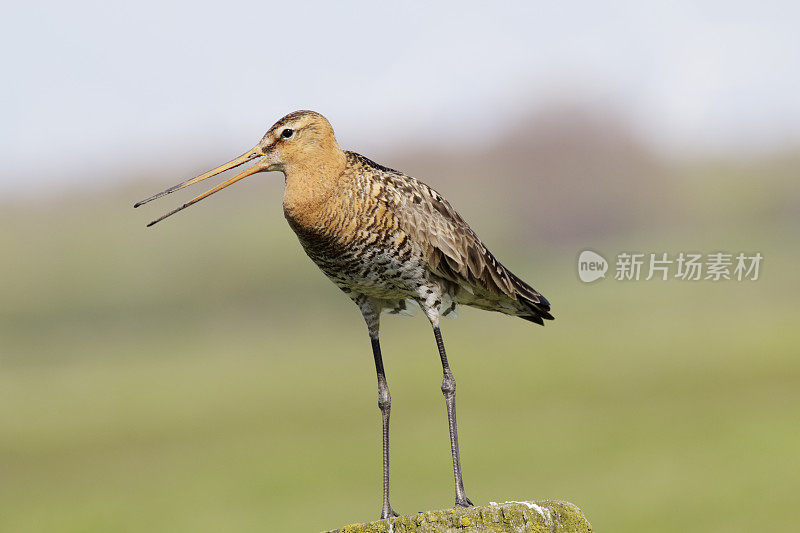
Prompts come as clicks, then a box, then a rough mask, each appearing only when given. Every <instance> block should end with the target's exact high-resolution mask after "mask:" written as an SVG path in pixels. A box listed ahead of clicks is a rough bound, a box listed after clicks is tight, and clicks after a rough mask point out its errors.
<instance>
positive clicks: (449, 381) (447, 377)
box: [431, 319, 473, 507]
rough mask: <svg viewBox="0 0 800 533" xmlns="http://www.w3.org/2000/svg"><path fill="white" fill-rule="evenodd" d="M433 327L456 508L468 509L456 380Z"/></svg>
mask: <svg viewBox="0 0 800 533" xmlns="http://www.w3.org/2000/svg"><path fill="white" fill-rule="evenodd" d="M431 323H432V325H433V335H434V336H435V337H436V347H437V348H438V349H439V357H440V358H441V359H442V373H443V375H444V377H443V379H442V394H444V401H445V404H446V405H447V424H448V425H449V426H450V452H451V454H452V455H453V476H454V477H455V483H456V507H469V506H471V505H473V504H472V502H471V501H470V500H469V498H467V494H466V493H465V492H464V479H463V478H462V477H461V456H460V454H459V452H458V428H457V427H456V380H455V378H454V377H453V372H452V371H451V370H450V364H449V363H448V362H447V353H445V351H444V341H442V332H441V331H439V324H438V319H437V320H435V321H434V320H431Z"/></svg>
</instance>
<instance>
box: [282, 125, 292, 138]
mask: <svg viewBox="0 0 800 533" xmlns="http://www.w3.org/2000/svg"><path fill="white" fill-rule="evenodd" d="M292 135H294V130H293V129H291V128H286V129H285V130H283V131H282V132H281V137H283V138H284V139H288V138H289V137H291V136H292Z"/></svg>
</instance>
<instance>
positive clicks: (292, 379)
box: [0, 165, 800, 533]
mask: <svg viewBox="0 0 800 533" xmlns="http://www.w3.org/2000/svg"><path fill="white" fill-rule="evenodd" d="M781 168H783V167H781ZM670 172H671V174H670V175H671V176H672V178H671V180H672V181H671V182H670V188H669V191H668V192H667V193H664V194H666V196H653V197H652V198H649V200H648V201H650V202H652V203H651V204H637V205H645V206H646V205H661V206H662V209H660V210H659V209H655V208H653V209H652V210H650V211H647V209H645V211H647V212H645V213H644V214H643V215H642V216H641V217H640V218H639V219H637V222H636V223H632V224H629V225H627V226H625V227H623V228H621V229H620V228H617V229H616V230H615V231H614V232H613V233H610V234H595V235H591V234H589V235H588V236H586V235H584V236H582V235H581V234H575V235H569V236H568V237H565V238H564V239H558V238H554V237H552V235H551V236H550V237H548V236H547V235H544V236H543V235H542V234H541V233H540V232H538V231H537V228H536V227H527V226H526V225H525V224H516V225H515V221H517V222H518V221H519V220H527V219H526V218H525V217H526V216H528V213H527V211H525V209H524V208H521V209H518V210H516V211H514V213H518V216H517V215H509V214H504V213H503V212H502V210H498V205H500V206H504V204H503V202H504V200H503V198H508V197H512V196H513V195H514V190H513V189H511V188H505V187H500V188H492V184H491V182H486V183H483V184H478V185H475V186H470V187H469V188H467V187H462V186H460V184H459V183H457V182H445V183H443V184H438V183H436V182H435V180H429V181H431V183H432V184H434V185H437V186H439V188H440V189H441V191H442V192H443V193H445V194H446V195H447V196H449V197H451V198H452V199H454V203H455V204H456V207H458V208H461V210H462V213H463V214H464V215H465V217H466V218H467V219H468V220H470V221H471V222H472V224H473V226H474V227H475V228H476V230H477V231H478V233H479V234H480V235H481V236H482V237H483V238H484V239H485V240H486V242H487V243H488V244H489V246H490V247H491V248H492V250H493V251H494V252H495V253H496V255H497V256H498V257H499V258H500V259H501V260H502V261H504V262H505V263H506V264H507V265H508V266H509V267H511V268H512V269H513V270H514V271H515V272H516V273H517V274H518V275H520V277H522V278H523V279H526V280H528V281H530V282H531V284H532V285H534V286H535V287H536V288H538V289H540V290H541V291H542V292H543V293H544V294H545V295H546V296H547V297H548V298H549V299H550V300H551V302H552V304H553V312H554V314H555V315H556V317H557V319H556V321H555V322H553V323H551V324H548V325H547V327H545V328H540V327H537V326H534V325H531V324H529V323H527V322H524V321H522V320H517V319H511V318H508V317H504V316H500V315H496V314H490V313H485V312H481V311H477V310H472V309H465V308H462V309H461V310H460V317H459V318H458V319H457V320H455V321H445V322H444V323H443V333H444V338H445V342H446V345H447V348H448V353H449V355H450V359H451V363H452V366H453V370H454V373H455V376H456V379H457V381H458V396H457V398H458V400H457V405H458V417H459V431H460V436H461V446H462V461H463V468H464V475H465V483H466V489H467V493H468V495H469V496H470V498H471V499H472V500H473V501H474V502H475V503H477V504H486V503H487V502H488V501H490V500H491V501H502V500H507V499H516V500H519V499H537V498H558V499H566V500H569V501H572V502H574V503H576V504H578V505H579V506H580V507H581V508H582V509H583V510H584V511H585V513H586V515H587V516H588V517H589V519H590V520H591V522H592V523H593V525H594V527H595V529H596V530H597V531H613V532H641V531H648V532H662V531H663V532H675V531H687V532H688V531H698V532H706V533H711V532H726V533H733V532H750V531H792V530H794V529H795V528H796V524H797V510H796V499H797V495H798V494H800V475H799V474H800V471H799V470H798V462H797V450H798V449H800V425H799V424H798V423H797V421H798V412H800V358H798V353H800V349H799V348H800V329H799V328H798V323H800V306H798V295H799V294H800V282H799V281H798V275H797V273H798V264H800V241H798V239H797V228H798V222H799V221H800V216H798V211H797V208H796V207H795V206H796V205H798V203H797V200H800V194H799V193H798V187H797V181H796V178H794V177H793V176H792V175H791V173H788V174H787V173H786V172H783V171H779V170H775V169H774V168H773V167H772V166H769V165H766V166H761V167H757V168H756V169H753V168H749V169H745V170H744V171H737V172H734V171H732V170H731V169H729V168H725V167H713V166H712V167H708V166H706V165H695V166H691V167H686V168H677V167H672V168H671V169H670ZM753 175H756V176H757V179H753ZM178 178H179V177H175V178H165V181H164V182H161V181H160V180H159V181H158V182H157V183H154V182H153V181H150V182H148V183H142V182H137V183H136V184H134V185H131V186H130V187H129V188H127V189H125V190H123V191H120V190H108V191H101V192H99V193H97V194H95V195H94V196H93V197H90V198H86V197H83V198H80V197H79V195H78V194H75V195H73V196H70V195H66V196H63V197H53V198H48V199H45V200H41V201H37V200H25V201H18V202H14V203H11V202H7V203H6V204H4V206H3V209H2V211H1V212H0V249H2V250H3V261H2V263H0V343H1V344H0V350H1V354H2V359H0V365H1V366H0V531H4V532H5V531H7V532H14V533H26V532H38V531H42V532H43V531H48V532H51V531H60V532H61V531H63V532H87V533H88V532H108V531H115V532H140V531H141V532H144V531H170V532H176V533H178V532H184V531H185V532H192V533H200V532H206V531H208V532H212V531H214V532H216V531H237V532H249V531H252V532H257V531H319V530H324V529H329V528H334V527H338V526H341V525H344V524H346V523H350V522H355V521H364V520H370V519H374V518H376V517H377V516H378V514H379V510H380V434H379V424H380V416H379V412H378V409H377V405H376V401H377V399H376V383H375V376H374V367H373V363H372V356H371V352H370V348H369V342H368V339H367V336H366V333H365V328H364V326H363V323H362V321H361V318H360V316H359V314H358V311H357V310H356V308H355V306H353V305H352V303H351V302H350V301H349V300H348V299H347V298H346V297H344V296H343V295H342V294H340V293H339V292H338V290H337V289H335V287H334V286H333V285H332V284H331V283H330V282H329V281H328V280H326V279H325V278H324V277H323V276H322V275H321V274H320V273H319V272H318V271H317V269H316V267H315V266H314V265H313V264H311V262H310V261H309V260H308V259H307V258H306V257H305V255H304V254H303V252H302V251H301V249H300V246H299V244H298V243H297V242H296V240H295V237H294V236H293V235H292V234H291V231H290V230H289V228H288V227H286V225H285V222H284V221H283V218H282V214H281V211H280V194H281V187H282V183H281V181H282V180H281V179H280V178H279V177H277V176H269V175H268V176H263V177H262V178H256V179H251V180H248V181H245V182H243V183H241V184H239V185H237V186H236V187H235V188H232V189H231V190H230V191H226V193H223V194H221V195H219V196H217V197H215V198H214V199H213V200H210V201H208V202H207V203H206V204H204V205H202V206H198V207H196V208H192V209H191V210H188V211H186V212H185V213H182V214H181V215H180V216H177V217H174V218H173V219H170V220H169V221H167V222H165V223H162V224H160V225H159V226H157V227H155V228H152V229H145V228H144V224H145V223H146V222H147V221H148V220H150V219H151V218H154V215H156V214H160V212H161V211H163V210H165V209H166V208H167V207H170V206H172V205H173V204H175V205H177V203H178V201H179V200H176V199H173V198H172V197H170V199H169V200H168V201H166V202H165V203H160V204H159V205H158V207H153V208H150V206H148V209H149V210H148V211H146V212H145V213H142V212H140V211H133V210H132V209H131V204H132V202H133V201H135V200H137V199H139V198H140V197H144V196H147V195H149V194H151V193H153V192H155V190H158V189H161V188H163V187H165V186H167V185H170V184H172V183H173V182H176V181H177V180H178ZM659 194H662V193H659ZM479 197H482V198H483V200H482V201H480V202H479V201H476V200H475V199H476V198H479ZM545 200H546V199H544V198H543V199H541V200H540V204H542V205H543V204H544V203H545ZM167 204H168V205H167ZM664 206H667V207H669V208H670V209H666V208H663V207H664ZM536 207H537V205H536V204H535V203H534V204H533V205H530V204H529V205H528V209H536ZM568 207H569V206H566V207H565V209H566V208H568ZM601 207H602V206H601ZM665 212H667V213H668V215H667V216H665V215H664V213H665ZM515 216H516V218H515ZM584 248H591V249H594V250H597V251H599V252H601V253H603V254H605V255H606V257H607V258H609V259H612V258H613V257H614V256H615V255H616V254H617V253H618V252H620V251H626V250H630V251H642V252H670V253H677V252H679V251H692V250H694V251H701V252H704V253H710V252H716V251H719V250H724V251H729V252H734V253H735V252H739V251H744V252H755V251H760V252H761V253H762V255H763V256H764V257H765V259H764V263H763V264H762V269H761V279H759V280H758V281H756V282H748V281H745V282H736V281H725V282H719V283H712V282H708V281H704V282H696V283H692V282H685V281H676V280H670V281H666V282H662V281H650V282H644V281H640V282H629V283H624V282H617V281H614V280H612V279H607V280H604V281H600V282H597V283H595V284H591V285H586V284H582V283H581V282H580V281H579V280H578V278H577V275H576V269H575V261H576V258H577V254H578V252H579V251H580V250H582V249H584ZM612 260H613V259H612ZM382 344H383V348H384V358H385V363H386V370H387V375H388V380H389V386H390V389H391V393H392V399H393V406H392V456H391V461H392V462H391V474H392V503H393V506H394V507H395V509H396V510H398V511H399V512H401V513H413V512H416V511H419V510H425V509H431V508H441V507H448V506H450V505H452V500H453V494H452V472H451V464H450V458H449V445H448V438H447V423H446V417H445V410H444V402H443V400H442V397H441V392H440V390H439V384H440V381H441V368H440V365H439V361H438V357H437V355H436V350H435V344H434V342H433V336H432V334H431V331H430V328H429V325H428V324H427V322H426V321H425V320H424V318H422V317H421V316H417V317H415V318H402V317H385V318H384V320H383V324H382Z"/></svg>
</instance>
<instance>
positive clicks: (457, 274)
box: [389, 173, 552, 323]
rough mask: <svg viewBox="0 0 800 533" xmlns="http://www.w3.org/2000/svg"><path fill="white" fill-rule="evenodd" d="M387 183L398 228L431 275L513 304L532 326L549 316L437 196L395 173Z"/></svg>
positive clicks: (538, 296)
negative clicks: (420, 253)
mask: <svg viewBox="0 0 800 533" xmlns="http://www.w3.org/2000/svg"><path fill="white" fill-rule="evenodd" d="M389 181H390V183H391V184H392V189H394V191H395V194H396V195H397V197H396V198H395V201H396V205H397V210H398V216H399V219H400V224H401V226H402V228H403V230H404V231H405V232H406V233H407V234H408V235H409V237H410V238H411V239H413V240H414V241H415V242H416V243H417V244H418V245H420V246H421V247H422V248H423V253H424V255H425V259H426V260H427V263H428V268H429V269H430V270H431V272H433V273H434V274H436V275H437V276H440V277H442V278H445V279H447V280H450V281H452V282H454V283H456V284H458V285H466V286H467V287H469V288H470V289H471V290H473V291H476V292H480V293H482V294H485V295H493V296H494V297H496V298H503V297H508V298H510V299H512V300H518V301H520V304H522V305H523V307H524V308H526V309H527V308H530V311H531V313H532V314H533V321H534V322H539V323H541V319H542V318H547V319H551V318H552V316H551V315H550V314H549V313H548V310H549V309H550V304H549V302H548V301H547V300H546V299H545V298H544V296H542V295H541V294H539V292H537V291H536V290H535V289H533V287H531V286H530V285H528V284H527V283H525V282H524V281H522V280H521V279H519V278H518V277H517V276H515V275H514V274H513V273H512V272H511V271H510V270H508V269H507V268H506V267H504V266H503V265H502V264H501V263H500V262H499V261H498V260H497V259H496V258H495V257H494V255H492V253H491V252H490V251H489V250H488V249H487V248H486V245H484V244H483V242H481V240H480V239H479V238H478V236H477V235H475V232H474V231H472V228H470V227H469V225H468V224H467V223H466V221H465V220H464V219H463V218H462V217H461V215H459V214H458V212H457V211H456V210H455V209H453V207H452V206H451V205H450V203H449V202H448V201H447V200H446V199H445V198H444V197H443V196H442V195H440V194H439V193H438V192H436V191H435V190H434V189H432V188H430V187H428V186H427V185H425V184H424V183H422V182H421V181H419V180H417V179H415V178H411V177H408V176H405V175H402V174H399V173H398V174H396V175H394V176H392V178H391V179H390V180H389Z"/></svg>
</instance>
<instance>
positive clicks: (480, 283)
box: [134, 110, 553, 519]
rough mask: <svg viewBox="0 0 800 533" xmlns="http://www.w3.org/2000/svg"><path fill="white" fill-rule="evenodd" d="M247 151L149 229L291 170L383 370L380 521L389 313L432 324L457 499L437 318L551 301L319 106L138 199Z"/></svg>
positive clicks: (332, 273)
mask: <svg viewBox="0 0 800 533" xmlns="http://www.w3.org/2000/svg"><path fill="white" fill-rule="evenodd" d="M250 161H255V162H254V164H253V165H252V166H250V167H248V168H247V169H246V170H244V171H242V172H240V173H239V174H236V175H235V176H233V177H231V178H229V179H227V180H226V181H223V182H222V183H220V184H219V185H217V186H216V187H213V188H212V189H210V190H208V191H207V192H205V193H203V194H200V195H199V196H197V197H195V198H193V199H192V200H190V201H188V202H186V203H185V204H183V205H181V206H180V207H178V208H177V209H173V210H172V211H169V212H168V213H166V214H165V215H163V216H161V217H159V218H157V219H155V220H153V221H152V222H150V223H149V224H148V227H150V226H152V225H154V224H156V223H158V222H160V221H162V220H164V219H165V218H167V217H169V216H171V215H174V214H175V213H177V212H179V211H181V210H183V209H186V208H187V207H189V206H191V205H193V204H195V203H197V202H199V201H201V200H203V199H204V198H207V197H208V196H210V195H212V194H214V193H216V192H218V191H221V190H222V189H224V188H226V187H228V186H229V185H231V184H233V183H235V182H237V181H239V180H241V179H244V178H246V177H247V176H250V175H253V174H256V173H258V172H268V171H278V172H281V173H283V175H284V179H285V189H284V195H283V212H284V215H285V217H286V220H287V221H288V223H289V226H290V227H291V229H292V230H294V232H295V233H296V234H297V237H298V239H299V241H300V244H301V245H302V248H303V249H304V250H305V252H306V254H307V255H308V256H309V257H310V258H311V260H312V261H313V262H314V263H316V265H317V266H318V267H319V268H320V269H321V270H322V272H323V273H324V274H325V275H326V276H327V277H328V278H330V279H331V281H333V283H334V284H335V285H336V286H337V287H338V288H339V289H341V290H342V292H344V293H345V294H346V295H347V296H349V297H350V299H351V300H352V301H353V302H354V303H355V304H356V305H357V306H358V308H359V310H360V311H361V314H362V315H363V318H364V321H365V323H366V326H367V333H368V335H369V339H370V342H371V345H372V353H373V358H374V361H375V370H376V373H377V380H378V408H379V410H380V413H381V435H382V455H383V460H382V467H383V496H382V505H381V519H385V518H389V517H394V516H398V514H397V513H396V512H395V511H394V509H392V506H391V504H390V501H389V415H390V412H391V404H392V401H391V395H390V394H389V386H388V383H387V380H386V372H385V370H384V366H383V356H382V354H381V346H380V341H379V329H380V317H381V314H382V313H384V312H388V313H394V314H398V313H401V314H407V313H410V312H411V311H412V310H413V309H414V308H420V309H421V310H422V311H423V312H424V314H425V316H426V317H427V319H428V321H429V322H430V325H431V327H432V328H433V334H434V339H435V341H436V347H437V350H438V352H439V358H440V360H441V364H442V385H441V390H442V394H443V396H444V399H445V406H446V411H447V422H448V429H449V433H450V451H451V456H452V461H453V477H454V484H455V507H456V508H464V507H469V506H472V505H473V503H472V501H470V499H469V498H467V495H466V492H465V490H464V481H463V476H462V471H461V458H460V453H459V445H458V429H457V425H456V404H455V396H456V381H455V378H454V377H453V372H452V370H451V368H450V364H449V362H448V359H447V353H446V351H445V347H444V341H443V340H442V334H441V330H440V328H439V318H440V317H442V316H448V315H450V314H451V313H454V312H455V311H456V306H457V305H467V306H471V307H475V308H478V309H483V310H487V311H498V312H500V313H504V314H506V315H511V316H517V317H520V318H522V319H524V320H527V321H530V322H533V323H536V324H539V325H544V320H552V319H553V315H552V314H551V313H550V303H549V302H548V300H547V299H546V298H545V297H544V296H542V294H541V293H539V292H538V291H536V290H535V289H534V288H533V287H531V286H530V285H528V284H527V283H525V282H524V281H522V280H521V279H520V278H519V277H517V276H516V275H514V274H513V273H512V272H511V271H510V270H509V269H508V268H506V267H505V266H503V265H502V264H501V263H500V262H499V261H498V260H497V259H496V258H495V256H494V255H493V254H492V253H491V252H490V251H489V249H488V248H487V247H486V245H485V244H484V243H483V242H482V241H481V240H480V239H479V238H478V236H477V235H476V234H475V232H474V231H473V230H472V229H471V228H470V226H469V225H468V224H467V222H466V221H465V220H464V219H463V218H462V217H461V215H459V214H458V212H457V211H456V210H455V209H454V208H453V207H452V206H451V205H450V203H449V202H448V201H447V200H446V199H445V198H444V197H443V196H442V195H441V194H439V193H438V192H437V191H436V190H434V189H433V188H431V187H429V186H428V185H426V184H425V183H423V182H422V181H420V180H419V179H416V178H413V177H411V176H407V175H405V174H403V173H402V172H399V171H397V170H393V169H391V168H388V167H385V166H383V165H380V164H378V163H376V162H374V161H372V160H371V159H369V158H367V157H365V156H363V155H360V154H358V153H355V152H351V151H346V150H343V149H342V148H340V146H339V143H338V142H337V140H336V136H335V135H334V131H333V127H332V126H331V124H330V122H329V121H328V120H327V119H326V118H325V117H324V116H322V115H321V114H319V113H317V112H314V111H305V110H303V111H295V112H292V113H289V114H288V115H286V116H284V117H283V118H281V119H280V120H278V121H277V122H276V123H275V124H274V125H273V126H272V127H270V128H269V130H268V131H267V133H266V134H265V135H264V136H263V137H262V139H261V140H260V141H259V142H258V144H256V146H255V147H253V148H252V149H251V150H248V151H247V152H245V153H244V154H242V155H241V156H239V157H237V158H236V159H233V160H231V161H229V162H228V163H225V164H223V165H221V166H219V167H217V168H215V169H213V170H210V171H208V172H206V173H204V174H201V175H199V176H197V177H195V178H191V179H188V180H186V181H183V182H181V183H178V184H177V185H175V186H172V187H170V188H168V189H166V190H164V191H162V192H160V193H158V194H156V195H154V196H151V197H150V198H147V199H145V200H142V201H140V202H137V203H136V204H135V205H134V207H139V206H141V205H143V204H146V203H148V202H150V201H152V200H155V199H157V198H161V197H163V196H165V195H167V194H170V193H173V192H175V191H178V190H180V189H183V188H184V187H188V186H190V185H193V184H195V183H198V182H200V181H203V180H205V179H208V178H211V177H213V176H216V175H218V174H220V173H222V172H225V171H227V170H230V169H233V168H235V167H238V166H240V165H243V164H245V163H248V162H250Z"/></svg>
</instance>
